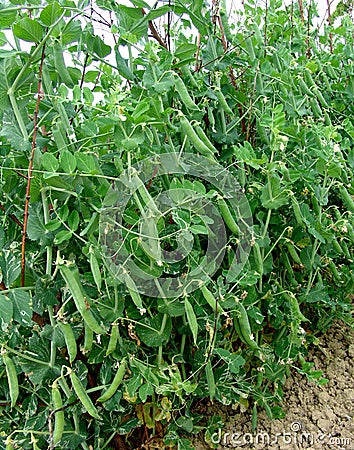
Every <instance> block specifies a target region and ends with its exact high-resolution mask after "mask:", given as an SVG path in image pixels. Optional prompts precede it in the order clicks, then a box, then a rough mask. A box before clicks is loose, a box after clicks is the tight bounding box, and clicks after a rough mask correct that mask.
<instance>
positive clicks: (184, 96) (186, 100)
mask: <svg viewBox="0 0 354 450" xmlns="http://www.w3.org/2000/svg"><path fill="white" fill-rule="evenodd" d="M175 86H176V90H177V92H178V95H179V96H180V99H181V100H182V102H183V104H184V106H186V108H187V109H190V110H199V108H198V106H197V105H196V104H195V103H194V101H193V100H192V98H191V96H190V95H189V93H188V90H187V88H186V86H185V84H184V83H183V81H182V79H181V78H180V77H179V76H178V75H177V74H176V75H175Z"/></svg>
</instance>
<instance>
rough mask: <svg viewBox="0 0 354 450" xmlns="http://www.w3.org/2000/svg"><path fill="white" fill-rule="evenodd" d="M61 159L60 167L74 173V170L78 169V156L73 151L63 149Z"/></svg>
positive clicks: (66, 171)
mask: <svg viewBox="0 0 354 450" xmlns="http://www.w3.org/2000/svg"><path fill="white" fill-rule="evenodd" d="M59 161H60V167H61V168H62V169H63V171H64V172H65V173H74V170H75V169H76V158H75V156H74V155H73V154H72V153H71V152H69V151H68V150H63V151H62V152H61V153H60V158H59Z"/></svg>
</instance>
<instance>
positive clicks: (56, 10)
mask: <svg viewBox="0 0 354 450" xmlns="http://www.w3.org/2000/svg"><path fill="white" fill-rule="evenodd" d="M62 13H63V8H62V7H61V6H60V5H59V3H57V2H53V3H50V4H49V5H47V6H46V7H45V8H44V9H43V10H42V12H41V14H40V16H39V18H40V20H41V22H42V23H43V25H46V26H47V27H49V26H51V25H53V23H55V22H56V21H57V20H58V19H59V17H60V16H61V15H62Z"/></svg>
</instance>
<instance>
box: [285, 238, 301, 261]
mask: <svg viewBox="0 0 354 450" xmlns="http://www.w3.org/2000/svg"><path fill="white" fill-rule="evenodd" d="M286 248H287V249H288V252H289V255H290V256H291V258H292V259H293V260H294V262H296V264H299V265H302V262H301V259H300V257H299V255H298V254H297V251H296V249H295V247H294V244H293V243H292V242H290V241H287V243H286Z"/></svg>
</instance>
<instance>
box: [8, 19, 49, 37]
mask: <svg viewBox="0 0 354 450" xmlns="http://www.w3.org/2000/svg"><path fill="white" fill-rule="evenodd" d="M12 28H13V32H14V35H15V36H16V37H18V38H19V39H22V40H23V41H27V42H36V43H38V42H40V41H41V39H42V37H43V27H42V25H40V24H39V22H38V20H34V19H30V18H29V17H24V18H23V19H22V20H20V21H19V22H17V23H15V24H14V26H13V27H12Z"/></svg>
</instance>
